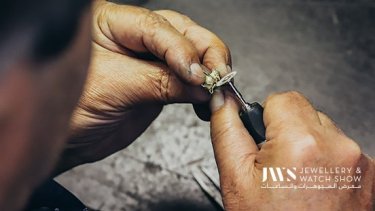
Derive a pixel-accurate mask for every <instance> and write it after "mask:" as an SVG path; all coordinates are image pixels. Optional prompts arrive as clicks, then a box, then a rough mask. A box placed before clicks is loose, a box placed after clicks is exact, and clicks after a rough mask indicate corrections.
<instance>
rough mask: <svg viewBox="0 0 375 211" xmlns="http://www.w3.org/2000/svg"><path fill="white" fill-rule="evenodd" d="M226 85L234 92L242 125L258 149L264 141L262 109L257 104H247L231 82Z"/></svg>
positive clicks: (264, 131) (264, 129) (264, 130)
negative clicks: (239, 106) (239, 105)
mask: <svg viewBox="0 0 375 211" xmlns="http://www.w3.org/2000/svg"><path fill="white" fill-rule="evenodd" d="M226 84H227V86H228V87H230V89H231V90H232V91H233V92H234V94H235V96H236V97H237V99H238V101H239V102H240V104H241V107H242V108H241V111H240V118H241V120H242V123H243V124H244V126H245V127H246V129H247V131H248V132H249V133H250V135H251V136H252V137H253V139H254V141H255V143H256V144H257V145H258V146H259V147H260V146H261V145H262V144H263V143H264V142H265V141H266V128H265V126H264V122H263V107H262V106H261V105H260V104H259V103H257V102H254V103H247V102H246V101H245V99H244V98H243V97H242V95H241V93H240V92H239V91H238V89H237V88H236V87H235V86H234V84H233V82H232V81H228V82H227V83H226Z"/></svg>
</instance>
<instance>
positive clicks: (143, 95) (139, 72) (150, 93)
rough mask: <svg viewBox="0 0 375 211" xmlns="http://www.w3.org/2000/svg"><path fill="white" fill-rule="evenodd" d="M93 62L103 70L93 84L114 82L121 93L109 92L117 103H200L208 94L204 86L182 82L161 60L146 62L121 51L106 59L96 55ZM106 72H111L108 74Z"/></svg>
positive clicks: (206, 98) (117, 90)
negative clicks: (126, 100)
mask: <svg viewBox="0 0 375 211" xmlns="http://www.w3.org/2000/svg"><path fill="white" fill-rule="evenodd" d="M97 54H98V53H97ZM96 56H97V57H100V55H96ZM96 61H97V62H96ZM94 62H95V63H94V64H93V66H95V67H96V68H97V69H103V70H104V71H103V72H102V73H101V74H102V75H103V77H98V79H99V80H100V81H97V83H96V84H94V85H95V86H99V87H98V88H99V89H100V84H102V83H107V84H113V85H117V87H118V88H116V89H115V91H116V92H121V93H118V94H115V95H114V94H113V93H114V92H113V91H111V93H108V96H113V97H112V98H111V101H114V102H117V103H116V104H119V105H121V104H122V102H123V101H124V100H123V99H124V98H125V99H128V101H129V102H131V103H132V104H142V103H143V104H144V103H147V102H160V103H162V104H169V103H202V102H206V101H208V100H209V98H210V95H209V93H208V92H207V91H206V90H204V88H203V87H201V86H191V85H189V84H186V83H184V82H182V81H181V79H180V77H178V76H177V75H176V74H174V73H173V72H172V71H171V69H170V68H169V67H167V66H166V65H165V64H163V63H161V62H150V61H147V62H146V61H142V60H138V59H135V58H132V57H128V56H124V55H120V54H113V55H112V56H111V57H110V58H106V59H95V60H94ZM114 64H117V65H114ZM108 72H111V75H108V74H107V73H108ZM97 74H98V73H97ZM130 93H133V94H130Z"/></svg>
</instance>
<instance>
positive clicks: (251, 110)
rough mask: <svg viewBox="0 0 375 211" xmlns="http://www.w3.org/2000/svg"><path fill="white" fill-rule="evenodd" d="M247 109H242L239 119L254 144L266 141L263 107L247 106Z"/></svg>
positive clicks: (256, 105) (256, 104) (254, 104)
mask: <svg viewBox="0 0 375 211" xmlns="http://www.w3.org/2000/svg"><path fill="white" fill-rule="evenodd" d="M247 105H248V106H247V108H246V109H245V108H244V109H242V110H241V112H240V118H241V120H242V122H243V124H244V125H245V127H246V129H247V131H249V133H250V135H251V136H252V137H253V139H254V141H255V143H256V144H260V143H262V142H264V141H265V140H266V128H265V126H264V122H263V107H262V106H261V105H260V104H259V103H256V102H255V103H251V104H247Z"/></svg>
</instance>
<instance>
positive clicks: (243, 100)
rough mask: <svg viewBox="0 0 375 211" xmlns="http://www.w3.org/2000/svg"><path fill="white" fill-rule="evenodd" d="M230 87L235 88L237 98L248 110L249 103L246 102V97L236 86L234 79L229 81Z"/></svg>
mask: <svg viewBox="0 0 375 211" xmlns="http://www.w3.org/2000/svg"><path fill="white" fill-rule="evenodd" d="M228 85H229V87H230V88H231V89H232V90H233V92H234V94H235V95H236V97H237V99H238V100H239V101H240V103H241V106H242V108H243V109H244V110H247V109H248V107H249V105H248V104H247V103H246V101H245V99H244V98H243V97H242V95H241V93H240V92H239V91H238V89H237V88H236V87H235V86H234V84H233V83H232V81H229V82H228Z"/></svg>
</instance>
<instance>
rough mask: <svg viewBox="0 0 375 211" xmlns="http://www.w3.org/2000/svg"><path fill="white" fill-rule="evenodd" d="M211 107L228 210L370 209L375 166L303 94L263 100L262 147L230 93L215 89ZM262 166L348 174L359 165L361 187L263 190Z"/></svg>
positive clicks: (222, 187) (212, 126)
mask: <svg viewBox="0 0 375 211" xmlns="http://www.w3.org/2000/svg"><path fill="white" fill-rule="evenodd" d="M211 109H212V113H213V114H212V117H211V133H212V144H213V147H214V152H215V158H216V162H217V165H218V169H219V174H220V183H221V189H222V197H223V202H224V206H225V208H226V210H229V211H232V210H371V209H372V206H373V205H372V203H373V201H374V195H375V194H374V190H375V182H374V180H375V177H374V175H375V170H374V169H375V168H374V162H373V161H371V159H370V158H368V157H366V156H364V155H363V154H362V153H361V151H360V148H359V147H358V145H357V144H356V143H355V142H354V141H353V140H351V139H350V138H348V137H347V136H345V135H344V134H343V133H342V131H341V130H340V129H338V128H337V127H336V126H335V124H334V123H333V122H332V120H331V119H330V118H328V117H327V116H326V115H324V114H323V113H321V112H319V111H317V110H315V109H314V108H313V106H312V105H311V104H310V103H309V102H308V101H307V100H306V98H304V97H303V96H302V95H301V94H299V93H296V92H287V93H282V94H276V95H272V96H270V97H269V98H268V99H267V100H266V102H265V104H264V122H265V126H266V139H267V142H266V143H265V144H264V145H263V146H262V148H261V149H258V147H257V145H256V144H255V142H254V140H253V139H252V137H251V136H250V135H249V133H248V132H247V130H246V129H245V127H244V126H243V124H242V122H241V120H240V118H239V116H238V111H239V107H238V105H237V103H236V102H235V100H234V98H233V97H232V96H231V94H230V93H229V92H225V93H224V94H223V93H222V92H220V91H216V92H215V94H214V97H213V98H212V101H211ZM264 167H274V168H275V167H287V168H290V167H297V168H302V167H327V168H329V167H352V169H354V170H353V172H352V173H351V175H353V174H354V172H355V169H356V168H357V167H360V169H361V181H360V183H359V184H358V183H356V184H354V183H353V184H354V185H355V186H358V185H361V189H346V190H339V189H329V190H318V189H265V188H261V185H262V173H263V171H262V170H263V168H264ZM269 177H270V176H269ZM282 184H283V183H282ZM341 184H342V183H339V184H338V185H341ZM345 184H348V183H345ZM310 185H311V183H310ZM349 185H352V183H349Z"/></svg>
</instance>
